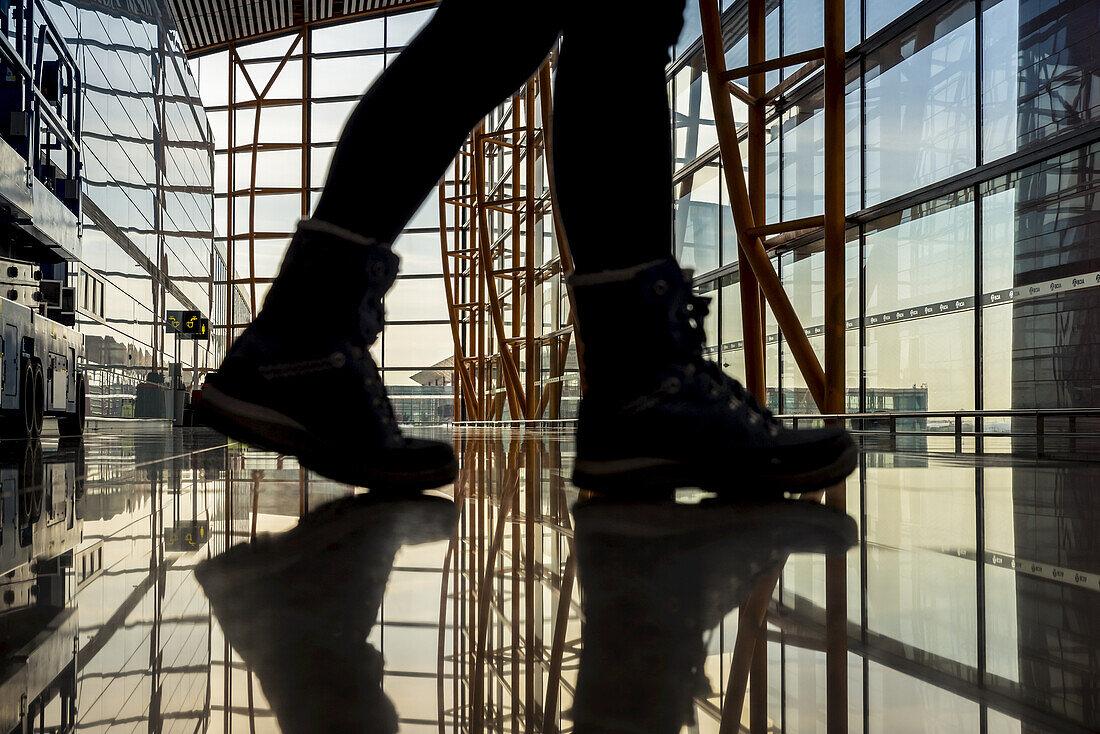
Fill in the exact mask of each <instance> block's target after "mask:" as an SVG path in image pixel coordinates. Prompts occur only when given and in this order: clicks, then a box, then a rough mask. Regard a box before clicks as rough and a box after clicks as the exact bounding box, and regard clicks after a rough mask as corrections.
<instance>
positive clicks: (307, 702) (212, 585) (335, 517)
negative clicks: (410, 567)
mask: <svg viewBox="0 0 1100 734" xmlns="http://www.w3.org/2000/svg"><path fill="white" fill-rule="evenodd" d="M456 518H457V508H456V507H455V505H454V503H453V502H451V501H450V500H446V499H442V498H439V497H416V498H411V499H406V500H377V499H374V498H372V497H371V496H370V495H357V496H354V497H348V498H345V499H341V500H337V501H335V502H331V503H329V504H328V505H325V506H324V507H321V508H319V509H318V510H317V511H315V512H312V513H310V514H309V515H306V516H305V517H304V518H302V521H301V522H300V523H299V524H298V526H297V527H295V528H294V529H293V530H290V531H288V532H286V533H284V534H282V535H278V536H274V537H262V538H260V539H259V540H257V541H255V542H253V543H247V544H244V545H238V546H235V547H233V548H231V549H229V550H228V551H226V552H225V553H223V554H221V555H220V556H217V557H215V558H213V559H211V560H209V561H206V562H204V563H202V564H200V565H199V566H198V568H196V569H195V576H196V578H198V580H199V583H200V584H202V587H203V590H204V591H205V592H206V595H207V596H208V597H209V599H210V606H211V608H212V609H213V612H214V615H215V616H216V617H217V619H218V622H219V623H220V624H221V627H222V631H223V632H224V633H225V636H226V638H227V639H228V640H229V643H230V644H231V645H232V646H233V648H234V649H235V650H236V651H237V652H238V654H240V656H241V658H242V659H243V660H244V661H245V663H247V664H248V665H249V666H250V667H251V668H252V670H253V671H254V672H255V673H256V677H257V678H258V679H259V681H260V684H261V685H262V686H263V690H264V694H265V695H266V696H267V700H268V703H269V704H270V705H271V708H272V710H273V711H274V713H275V715H276V717H277V718H278V721H279V726H280V728H281V730H282V731H283V732H284V734H298V733H300V732H301V733H305V732H310V733H315V732H372V733H373V732H378V733H379V734H382V733H385V734H389V733H390V732H395V731H397V713H396V712H395V711H394V708H393V704H392V703H391V702H390V701H389V699H388V698H386V696H385V694H384V693H383V692H382V667H383V662H382V656H381V654H380V653H379V652H378V651H377V650H376V649H374V648H373V647H371V646H370V645H368V644H367V641H366V639H367V636H368V635H369V634H370V630H371V628H372V627H373V626H374V624H375V621H376V617H377V615H378V608H379V605H380V604H381V602H382V595H383V592H384V591H385V587H386V580H387V579H388V578H389V574H390V569H391V568H392V567H393V559H394V555H395V554H396V552H397V550H398V548H400V547H401V546H402V545H407V544H416V543H427V542H431V541H437V540H443V539H446V538H449V537H451V534H452V533H453V531H454V527H455V522H456Z"/></svg>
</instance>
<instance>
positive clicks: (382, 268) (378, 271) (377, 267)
mask: <svg viewBox="0 0 1100 734" xmlns="http://www.w3.org/2000/svg"><path fill="white" fill-rule="evenodd" d="M371 273H373V274H374V277H376V278H381V277H382V276H383V275H385V274H386V265H385V263H383V262H382V261H381V260H376V261H375V262H374V264H373V265H372V266H371Z"/></svg>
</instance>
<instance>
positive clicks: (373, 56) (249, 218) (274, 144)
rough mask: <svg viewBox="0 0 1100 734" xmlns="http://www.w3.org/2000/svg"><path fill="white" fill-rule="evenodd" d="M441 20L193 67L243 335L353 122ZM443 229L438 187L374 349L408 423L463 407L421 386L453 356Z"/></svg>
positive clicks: (304, 39)
mask: <svg viewBox="0 0 1100 734" xmlns="http://www.w3.org/2000/svg"><path fill="white" fill-rule="evenodd" d="M431 12H432V11H431V10H422V11H414V12H409V13H403V14H398V15H391V16H385V17H369V18H366V19H360V20H351V21H343V22H336V23H329V24H317V25H310V26H307V27H304V28H299V29H296V30H294V31H292V32H288V33H285V34H282V35H277V36H275V37H271V38H265V39H263V40H259V41H252V42H247V43H240V44H233V45H230V46H229V47H228V48H225V49H223V50H219V51H216V52H213V53H208V54H205V55H200V56H197V57H193V58H192V59H191V60H190V63H191V67H192V69H193V70H194V71H195V75H196V77H197V78H198V83H199V91H200V93H201V97H202V101H203V103H204V104H205V105H206V112H207V115H208V116H209V119H210V124H211V127H212V129H213V140H214V145H215V149H216V150H215V154H214V160H215V165H214V170H215V176H214V191H215V204H214V229H215V232H216V239H217V242H218V249H219V250H223V251H224V252H226V254H227V265H228V269H229V271H231V272H234V273H235V274H236V275H235V276H234V278H233V282H234V285H235V287H236V291H235V292H237V293H239V294H240V295H241V296H242V297H243V303H239V304H237V305H235V306H234V307H233V309H231V310H230V311H229V313H228V315H227V319H228V321H229V322H230V323H231V324H232V325H233V328H234V329H235V330H237V332H238V333H239V331H240V329H242V328H243V327H244V326H246V325H247V324H248V322H249V321H250V320H251V315H252V314H253V313H255V312H256V311H257V310H258V309H259V308H260V307H261V306H262V305H263V300H264V297H265V296H266V294H267V291H268V289H269V288H270V285H271V282H272V280H273V279H274V277H275V275H276V273H277V272H278V268H279V264H280V263H281V261H282V257H283V254H284V253H285V252H286V248H287V246H288V244H289V243H290V238H291V236H292V235H293V233H294V229H295V226H296V225H297V222H298V220H299V219H300V218H302V217H306V216H308V215H309V213H310V212H311V211H312V208H313V205H314V203H315V202H316V200H317V197H318V195H319V193H320V191H321V188H322V186H323V184H324V182H325V176H326V174H327V171H328V165H329V161H330V160H331V158H332V154H333V150H334V149H335V146H336V141H337V139H338V138H339V135H340V132H341V130H342V129H343V126H344V121H345V120H346V119H347V117H348V115H349V114H350V113H351V111H352V109H353V108H354V107H355V104H356V102H357V101H358V99H359V97H360V96H361V95H362V94H363V92H364V91H365V90H366V88H367V87H368V86H370V84H371V82H373V81H374V79H375V78H376V77H377V76H378V75H379V74H381V73H382V71H383V70H384V69H385V68H386V64H387V63H389V62H390V61H392V60H393V58H394V57H395V56H396V54H397V53H399V52H400V51H401V49H402V48H404V47H405V45H406V44H407V43H408V42H409V40H411V38H412V37H413V36H414V35H415V34H416V32H417V31H418V30H419V29H420V27H421V26H422V25H423V23H424V22H425V21H426V20H427V19H428V17H430V15H431ZM394 144H395V145H402V144H412V143H411V141H404V142H403V141H401V140H400V139H399V138H395V140H394ZM439 227H440V225H439V206H438V200H437V194H436V191H435V190H434V189H433V190H432V191H431V193H430V194H429V195H428V197H427V198H426V200H425V202H424V205H423V206H422V207H421V208H420V210H419V211H418V212H417V213H416V215H415V216H414V217H413V219H412V221H410V222H409V224H408V226H407V228H406V229H405V231H404V232H403V233H402V235H401V236H400V237H399V238H398V239H397V241H396V242H395V243H394V251H395V252H396V253H397V254H398V255H399V256H400V257H401V271H400V274H399V276H398V280H397V283H396V284H395V286H394V287H393V289H392V290H391V291H390V292H389V294H388V296H387V297H386V304H385V305H386V313H387V325H386V328H385V330H384V332H383V334H382V335H381V337H380V338H379V340H378V342H377V343H376V344H375V345H374V348H373V350H372V353H373V355H374V358H375V360H376V361H377V362H378V366H379V368H380V369H381V370H382V374H383V377H384V379H385V383H386V385H387V386H390V387H398V386H400V387H402V390H401V391H400V392H401V396H400V397H401V400H400V401H398V400H396V399H395V405H396V404H397V403H398V402H400V404H401V405H402V406H408V408H409V409H408V411H405V410H404V408H402V409H401V411H400V413H401V417H402V419H406V418H407V419H409V420H416V421H418V422H423V421H426V422H438V421H439V420H440V419H442V418H443V417H445V416H449V415H450V413H449V408H450V404H451V402H452V400H453V396H452V394H451V392H450V390H449V389H447V390H444V389H442V388H441V387H440V386H439V385H435V384H429V385H422V384H420V383H418V382H417V380H416V379H414V377H415V376H417V375H418V374H420V373H422V372H424V371H425V370H430V369H431V368H432V367H433V366H437V365H438V364H439V363H440V362H443V361H444V360H446V359H448V358H450V357H452V355H453V351H454V349H453V345H452V341H451V333H450V327H449V326H448V323H449V322H448V319H447V307H446V301H445V298H444V289H443V282H442V272H443V270H442V263H441V260H440V237H439ZM242 306H243V307H242ZM448 374H449V369H448ZM420 393H423V394H422V395H420V397H415V396H416V395H419V394H420ZM418 401H419V402H418ZM421 403H425V404H424V405H421ZM428 404H430V405H428ZM414 406H415V407H414ZM406 413H408V415H407V416H406Z"/></svg>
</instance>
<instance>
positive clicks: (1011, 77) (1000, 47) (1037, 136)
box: [982, 0, 1100, 161]
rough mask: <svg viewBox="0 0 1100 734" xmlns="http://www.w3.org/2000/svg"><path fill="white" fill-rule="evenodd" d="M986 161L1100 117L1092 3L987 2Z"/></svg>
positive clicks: (1098, 37) (1099, 61)
mask: <svg viewBox="0 0 1100 734" xmlns="http://www.w3.org/2000/svg"><path fill="white" fill-rule="evenodd" d="M984 6H985V9H984V10H983V12H982V32H983V36H984V38H983V39H982V54H983V56H982V123H983V130H982V133H983V134H982V145H983V151H982V153H983V155H982V158H983V159H984V160H985V161H991V160H995V159H997V158H1000V157H1001V156H1005V155H1008V154H1010V153H1013V152H1015V151H1016V150H1017V149H1021V148H1026V147H1028V146H1029V145H1032V144H1034V143H1038V142H1041V141H1042V140H1044V139H1046V138H1048V137H1050V136H1051V135H1054V134H1056V133H1059V132H1061V131H1063V130H1066V129H1068V128H1072V127H1076V126H1078V125H1082V124H1085V123H1087V122H1089V121H1091V120H1095V119H1096V117H1097V116H1098V115H1100V95H1097V94H1095V92H1094V91H1093V90H1095V89H1096V88H1097V84H1098V83H1100V79H1098V77H1100V55H1098V54H1097V53H1096V48H1097V46H1098V44H1100V24H1098V22H1097V14H1096V8H1095V6H1094V5H1092V4H1091V3H1079V2H1068V1H1067V2H1053V3H1040V4H1035V3H1026V2H1021V1H1020V0H1000V1H999V2H998V1H996V0H993V2H986V3H984Z"/></svg>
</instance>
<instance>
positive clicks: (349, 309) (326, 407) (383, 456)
mask: <svg viewBox="0 0 1100 734" xmlns="http://www.w3.org/2000/svg"><path fill="white" fill-rule="evenodd" d="M397 262H398V258H397V255H395V254H393V252H391V251H390V248H389V246H388V245H385V244H382V243H378V242H375V241H374V240H367V239H364V238H363V237H360V236H358V235H356V234H354V233H352V232H349V231H347V230H344V229H341V228H339V227H336V226H334V225H331V224H327V223H325V222H321V221H318V220H304V221H302V222H301V223H299V225H298V231H297V233H296V234H295V235H294V240H293V241H292V242H291V243H290V249H289V250H287V254H286V257H285V258H284V260H283V264H282V267H281V268H280V270H279V277H278V278H277V279H276V280H275V283H274V284H273V285H272V286H271V291H270V292H269V293H268V296H267V299H266V300H265V301H264V308H263V310H262V311H261V312H260V313H259V314H258V315H257V316H256V319H255V320H254V321H253V322H252V325H251V326H249V327H248V329H247V330H246V331H245V332H244V334H242V335H241V336H240V337H239V338H238V339H237V340H236V341H234V342H233V346H232V348H231V349H230V350H229V353H228V354H227V355H226V357H225V361H223V362H222V364H221V366H220V367H219V368H218V371H217V373H215V374H213V375H211V376H210V377H209V378H208V379H207V386H206V387H205V388H203V392H202V398H201V400H200V402H199V410H200V418H201V420H202V421H203V422H204V423H206V424H207V425H209V426H211V427H213V428H216V429H218V430H219V431H222V432H223V433H225V434H227V435H229V436H232V437H233V438H236V439H239V440H241V441H247V442H249V443H254V444H256V445H257V446H262V447H263V448H266V449H269V450H271V451H278V452H280V453H284V454H291V455H294V456H297V457H298V458H299V460H300V461H301V463H302V464H303V465H304V466H306V467H307V468H309V469H313V470H314V471H316V472H317V473H319V474H323V475H324V476H326V477H329V478H331V479H335V480H337V481H340V482H347V483H348V484H355V485H359V486H364V487H370V488H372V489H406V490H419V489H428V488H431V487H439V486H442V485H444V484H447V483H448V482H451V481H453V480H454V477H455V475H456V473H457V471H458V466H457V461H456V460H455V456H454V451H453V450H452V449H451V447H450V446H449V445H448V444H445V443H441V442H438V441H427V440H422V439H411V438H405V437H404V436H402V435H401V431H400V429H398V427H397V422H396V419H395V417H394V413H393V407H392V405H391V404H390V401H389V398H388V397H387V395H386V390H385V388H384V387H383V385H382V378H381V376H380V374H379V372H378V368H377V367H376V366H375V364H374V360H372V359H371V356H370V353H369V351H368V350H369V349H370V346H371V345H372V344H373V343H374V342H375V340H376V339H377V338H378V334H379V333H380V332H381V331H382V325H383V321H384V318H385V314H384V312H383V308H382V296H383V294H385V292H386V291H387V290H388V289H389V287H390V286H391V285H393V282H394V279H395V278H396V277H397Z"/></svg>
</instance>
